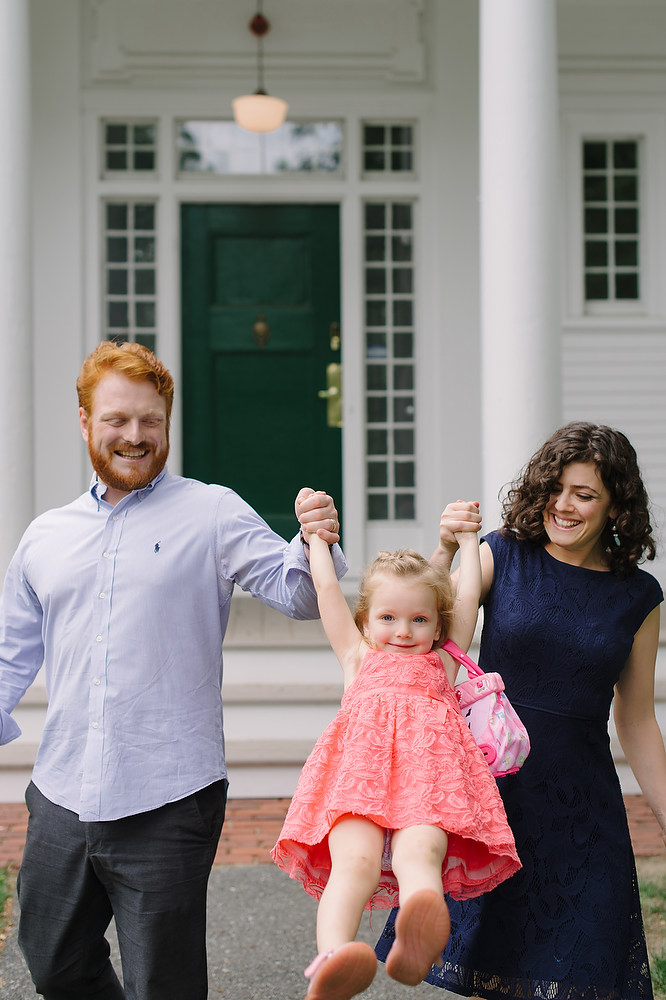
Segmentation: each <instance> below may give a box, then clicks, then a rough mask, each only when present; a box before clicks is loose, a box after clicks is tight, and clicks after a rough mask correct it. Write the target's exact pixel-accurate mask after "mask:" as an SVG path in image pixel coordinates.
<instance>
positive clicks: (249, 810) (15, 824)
mask: <svg viewBox="0 0 666 1000" xmlns="http://www.w3.org/2000/svg"><path fill="white" fill-rule="evenodd" d="M625 803H626V806H627V814H628V817H629V828H630V830H631V839H632V842H633V845H634V852H635V854H636V856H637V857H639V858H648V857H653V856H658V855H662V854H663V853H664V851H666V848H665V847H664V845H663V843H662V840H661V836H660V832H659V826H658V824H657V821H656V819H655V818H654V816H653V814H652V811H651V810H650V808H649V806H648V805H647V803H646V801H645V799H644V798H643V796H642V795H627V796H625ZM288 808H289V799H230V800H229V803H228V805H227V816H226V819H225V822H224V828H223V830H222V836H221V838H220V843H219V847H218V850H217V855H216V857H215V863H216V864H224V865H268V864H272V862H271V858H270V853H269V852H270V849H271V847H272V846H273V844H274V843H275V841H276V840H277V837H278V834H279V832H280V829H281V828H282V822H283V820H284V817H285V815H286V812H287V809H288ZM26 825H27V810H26V807H25V805H24V804H23V803H22V802H17V803H6V802H0V866H5V865H13V866H16V867H18V865H19V864H20V862H21V857H22V854H23V843H24V839H25V830H26Z"/></svg>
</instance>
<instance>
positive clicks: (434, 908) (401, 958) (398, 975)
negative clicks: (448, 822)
mask: <svg viewBox="0 0 666 1000" xmlns="http://www.w3.org/2000/svg"><path fill="white" fill-rule="evenodd" d="M391 846H392V865H393V872H394V874H395V877H396V879H397V880H398V885H399V887H400V911H399V913H398V916H397V918H396V922H395V933H396V938H395V942H394V944H393V947H392V948H391V950H390V952H389V954H388V957H387V959H386V971H387V973H388V974H389V976H391V977H392V978H393V979H396V980H398V982H400V983H405V984H406V985H408V986H416V984H417V983H420V982H421V980H422V979H423V977H424V976H425V975H426V974H427V972H428V970H429V969H430V967H431V966H432V965H433V963H434V962H436V961H437V960H438V958H439V956H440V954H441V952H442V951H443V950H444V948H445V947H446V943H447V941H448V939H449V933H450V929H451V922H450V919H449V911H448V908H447V906H446V903H445V902H444V890H443V888H442V864H443V862H444V858H445V857H446V849H447V846H448V837H447V835H446V833H445V832H444V830H440V829H439V827H434V826H412V827H407V828H405V829H404V830H396V831H395V833H394V834H393V840H392V845H391Z"/></svg>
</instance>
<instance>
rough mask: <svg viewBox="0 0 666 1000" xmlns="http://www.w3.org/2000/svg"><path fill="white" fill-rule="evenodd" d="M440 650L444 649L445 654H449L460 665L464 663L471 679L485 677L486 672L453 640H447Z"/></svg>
mask: <svg viewBox="0 0 666 1000" xmlns="http://www.w3.org/2000/svg"><path fill="white" fill-rule="evenodd" d="M439 648H440V649H443V650H444V652H445V653H449V654H450V655H451V656H452V657H453V659H454V660H458V662H459V663H462V665H463V667H464V668H465V670H467V673H468V674H469V676H470V677H483V676H484V672H483V670H482V669H481V667H480V666H479V665H478V663H475V662H474V660H473V659H472V658H471V656H468V655H467V653H463V651H462V649H461V648H460V646H456V644H455V642H453V640H452V639H447V640H446V642H444V643H442V645H441V646H440V647H439Z"/></svg>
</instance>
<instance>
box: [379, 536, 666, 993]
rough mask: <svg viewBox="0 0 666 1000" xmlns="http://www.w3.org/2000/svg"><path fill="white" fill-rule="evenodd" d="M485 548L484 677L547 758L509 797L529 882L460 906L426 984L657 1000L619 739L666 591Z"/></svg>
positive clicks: (528, 546) (517, 881)
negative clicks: (615, 742) (496, 678)
mask: <svg viewBox="0 0 666 1000" xmlns="http://www.w3.org/2000/svg"><path fill="white" fill-rule="evenodd" d="M486 541H487V542H488V544H489V545H490V547H491V548H492V551H493V558H494V576H493V585H492V587H491V590H490V593H489V595H488V598H487V600H486V603H485V605H484V628H483V633H482V638H481V652H480V663H481V666H482V667H483V668H484V669H485V670H498V671H499V672H500V673H501V674H502V676H503V678H504V682H505V685H506V689H507V693H508V695H509V697H510V699H511V701H512V703H513V704H514V705H515V706H516V708H517V709H518V712H519V714H520V717H521V719H522V720H523V722H524V723H525V725H526V727H527V730H528V732H529V734H530V741H531V745H532V749H531V753H530V756H529V757H528V759H527V761H526V762H525V764H524V765H523V767H522V768H521V770H520V771H519V772H518V773H517V774H515V775H510V776H509V777H506V778H501V779H500V780H499V782H498V787H499V790H500V792H501V794H502V798H503V800H504V805H505V807H506V812H507V816H508V819H509V823H510V825H511V827H512V829H513V832H514V835H515V838H516V846H517V848H518V854H519V856H520V859H521V861H522V863H523V868H522V869H521V870H520V871H519V872H517V873H516V874H515V875H514V876H513V877H512V878H510V879H508V881H506V882H504V883H502V885H500V886H498V887H497V888H496V889H494V890H493V891H492V892H489V893H487V894H486V895H484V896H479V897H477V898H475V899H471V900H468V901H466V902H462V903H459V902H456V901H455V900H452V899H449V900H448V902H449V907H450V911H451V923H452V933H451V939H450V941H449V944H448V946H447V949H446V951H445V952H444V965H443V967H442V968H438V967H437V966H433V968H432V970H431V971H430V973H429V975H428V976H427V979H426V981H427V982H430V983H432V984H433V985H435V986H442V987H444V988H446V989H448V990H451V991H452V992H454V993H459V994H462V995H464V996H471V995H478V996H481V997H488V998H492V1000H495V998H497V1000H499V998H502V1000H523V998H527V997H543V998H547V1000H645V998H650V997H652V985H651V981H650V972H649V968H648V959H647V951H646V947H645V937H644V933H643V921H642V917H641V911H640V902H639V896H638V887H637V881H636V867H635V863H634V856H633V851H632V848H631V840H630V837H629V829H628V826H627V818H626V813H625V809H624V803H623V800H622V794H621V790H620V784H619V781H618V778H617V774H616V771H615V767H614V765H613V760H612V757H611V753H610V745H609V737H608V730H607V724H608V717H609V712H610V704H611V700H612V696H613V687H614V685H615V682H616V681H617V679H618V677H619V674H620V672H621V670H622V667H623V665H624V663H625V661H626V659H627V657H628V656H629V653H630V651H631V646H632V639H633V636H634V635H635V633H636V632H637V631H638V629H639V628H640V626H641V623H642V622H643V621H644V620H645V618H646V616H647V615H648V614H649V613H650V611H652V610H653V608H655V607H656V606H657V605H658V604H659V603H660V602H661V601H662V600H663V594H662V592H661V588H660V586H659V584H658V583H657V581H656V580H655V578H654V577H653V576H651V575H650V574H649V573H646V572H644V571H643V570H635V571H634V572H633V573H632V574H631V575H630V576H629V578H628V579H626V580H618V579H617V578H616V577H614V576H613V575H612V574H611V573H604V572H597V571H595V570H588V569H582V568H580V567H575V566H569V565H567V564H566V563H562V562H559V561H558V560H556V559H554V558H553V557H552V556H550V555H549V554H548V553H547V552H546V551H545V549H543V548H542V547H541V546H536V545H534V544H532V543H529V542H518V541H515V540H512V539H510V538H505V537H503V536H502V535H500V534H499V533H498V532H492V533H491V534H490V535H488V536H487V537H486ZM395 913H396V911H395V910H394V911H392V913H391V916H390V918H389V920H388V922H387V924H386V927H385V928H384V931H383V933H382V936H381V938H380V940H379V942H378V943H377V953H378V955H379V957H380V958H385V957H386V955H387V954H388V951H389V949H390V947H391V944H392V942H393V938H394V929H393V923H394V919H395Z"/></svg>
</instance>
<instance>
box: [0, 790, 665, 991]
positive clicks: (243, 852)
mask: <svg viewBox="0 0 666 1000" xmlns="http://www.w3.org/2000/svg"><path fill="white" fill-rule="evenodd" d="M626 802H627V812H628V815H629V822H630V827H631V833H632V840H633V843H634V849H635V851H636V855H637V857H638V859H639V865H645V866H647V867H649V868H651V869H652V868H655V870H659V871H660V872H661V871H664V870H666V849H665V848H664V847H663V845H662V843H661V838H660V836H659V828H658V826H657V823H656V821H655V819H654V817H653V816H652V813H651V812H650V810H649V809H648V807H647V805H646V803H645V802H644V800H643V799H642V798H641V797H640V796H628V797H627V799H626ZM288 805H289V801H288V800H287V799H236V800H233V799H232V800H231V801H230V802H229V806H228V811H227V819H226V822H225V827H224V831H223V834H222V838H221V840H220V846H219V849H218V853H217V857H216V864H215V867H214V868H213V872H212V875H211V881H210V893H209V920H208V927H209V930H208V954H209V961H210V969H209V981H210V992H209V996H210V998H211V1000H214V998H216V997H224V998H225V1000H303V997H304V996H305V990H306V986H307V983H306V980H305V979H304V977H303V972H302V970H303V969H304V968H305V966H306V965H307V964H308V962H310V960H311V959H312V957H313V951H314V920H315V910H316V904H315V902H314V900H312V899H310V897H309V896H307V895H306V893H304V892H303V890H302V889H301V887H300V885H298V884H297V883H296V882H294V881H293V880H291V879H289V878H287V877H286V875H285V874H284V873H283V872H282V871H280V870H279V869H277V868H276V867H275V866H274V865H273V864H272V863H271V861H270V857H269V854H268V852H269V850H270V848H271V847H272V846H273V844H274V842H275V840H276V838H277V835H278V833H279V831H280V828H281V826H282V820H283V819H284V815H285V813H286V811H287V807H288ZM25 824H26V814H25V807H24V806H23V805H22V804H19V805H9V806H8V805H5V804H2V803H0V865H6V864H14V865H18V863H19V862H20V858H21V852H22V846H23V837H24V835H25ZM382 926H383V919H382V916H381V914H377V913H375V914H374V916H373V918H372V924H371V922H370V919H369V917H367V916H366V917H365V918H364V921H363V925H362V928H361V933H360V935H359V936H360V937H361V938H363V939H364V940H366V941H368V942H369V943H371V944H374V942H375V940H376V939H377V937H378V935H379V932H380V930H381V928H382ZM0 947H1V945H0ZM35 996H36V994H35V992H34V988H33V986H32V983H31V981H30V978H29V976H28V973H27V970H26V968H25V964H24V962H23V958H22V956H21V954H20V952H19V950H18V946H17V943H16V927H15V923H14V922H13V921H12V923H11V925H10V928H9V933H8V936H7V940H6V942H5V946H4V949H3V951H2V952H1V953H0V997H1V998H2V1000H32V998H34V997H35ZM407 997H411V998H412V1000H426V997H429V998H430V1000H433V991H432V988H431V987H430V986H426V985H423V984H422V985H421V986H417V987H414V988H410V987H407V986H400V985H399V984H398V983H394V982H393V981H392V980H390V979H388V978H387V976H386V973H385V971H384V968H383V966H381V965H380V967H379V971H378V974H377V978H376V979H375V982H374V983H373V984H372V986H371V987H370V989H369V990H368V991H367V992H366V993H365V994H364V1000H407ZM447 997H452V994H448V993H445V992H444V991H441V992H438V994H437V998H436V1000H446V998H447ZM183 1000H187V997H183Z"/></svg>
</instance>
